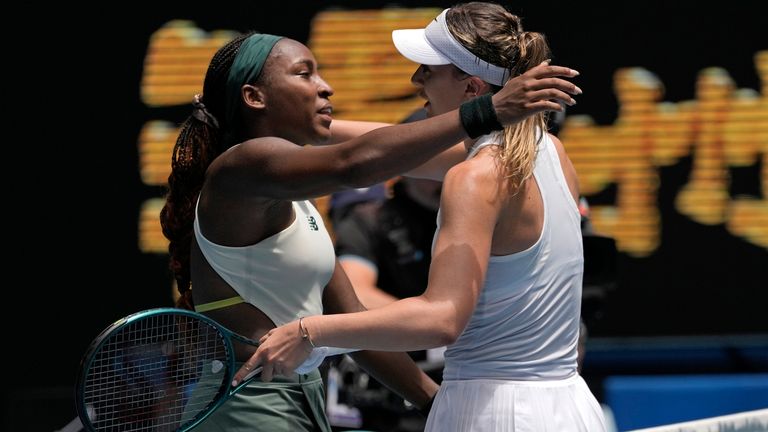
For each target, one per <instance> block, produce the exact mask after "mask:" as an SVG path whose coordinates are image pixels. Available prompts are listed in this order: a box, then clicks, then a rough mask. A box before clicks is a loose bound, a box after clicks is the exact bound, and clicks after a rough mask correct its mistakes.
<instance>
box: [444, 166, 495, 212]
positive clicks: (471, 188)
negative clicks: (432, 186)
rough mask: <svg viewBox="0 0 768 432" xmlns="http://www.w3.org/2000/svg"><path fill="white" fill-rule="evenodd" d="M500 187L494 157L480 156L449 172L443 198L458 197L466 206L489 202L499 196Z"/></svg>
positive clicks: (445, 181) (454, 167) (446, 176)
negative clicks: (470, 203)
mask: <svg viewBox="0 0 768 432" xmlns="http://www.w3.org/2000/svg"><path fill="white" fill-rule="evenodd" d="M498 187H499V172H498V170H497V165H496V164H495V163H494V160H493V156H492V155H490V154H487V155H486V154H479V155H478V156H476V157H474V158H472V159H469V160H466V161H464V162H461V163H459V164H457V165H455V166H453V167H452V168H451V169H450V170H448V172H447V173H446V175H445V180H444V181H443V196H444V197H446V198H449V199H450V198H457V197H458V198H459V199H460V200H461V201H462V202H464V203H465V204H467V203H469V202H480V201H482V202H488V201H489V200H491V201H493V200H495V198H496V197H497V196H498ZM468 207H469V206H468Z"/></svg>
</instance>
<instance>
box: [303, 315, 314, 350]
mask: <svg viewBox="0 0 768 432" xmlns="http://www.w3.org/2000/svg"><path fill="white" fill-rule="evenodd" d="M303 320H304V317H301V318H299V333H300V334H301V338H302V339H304V340H306V341H307V342H309V344H310V345H312V348H317V347H316V346H315V343H314V342H312V338H311V337H309V332H308V331H307V328H306V327H304V321H303Z"/></svg>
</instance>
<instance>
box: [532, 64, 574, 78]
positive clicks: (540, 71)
mask: <svg viewBox="0 0 768 432" xmlns="http://www.w3.org/2000/svg"><path fill="white" fill-rule="evenodd" d="M523 75H530V76H532V77H534V78H548V77H556V76H564V77H569V78H573V77H577V76H579V71H577V70H576V69H571V68H569V67H565V66H553V65H551V64H549V60H546V61H543V62H541V63H540V64H539V65H538V66H535V67H532V68H531V69H530V70H528V71H527V72H526V73H524V74H523Z"/></svg>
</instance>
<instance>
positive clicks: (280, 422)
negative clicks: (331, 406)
mask: <svg viewBox="0 0 768 432" xmlns="http://www.w3.org/2000/svg"><path fill="white" fill-rule="evenodd" d="M225 431H226V432H246V431H248V432H254V431H268V432H300V431H322V432H330V431H331V425H330V424H329V423H328V417H327V416H326V414H325V390H324V388H323V381H322V378H321V377H320V372H319V371H318V370H317V369H315V370H314V371H312V372H310V373H308V374H301V375H299V374H293V375H292V376H290V377H284V376H275V377H274V379H273V380H272V381H271V382H268V383H265V382H262V381H260V380H259V379H258V378H256V379H255V380H253V381H251V382H250V383H249V384H248V385H247V386H246V387H244V388H242V389H240V391H238V392H237V393H235V394H234V395H232V397H231V398H229V399H227V401H226V402H224V404H222V405H221V406H220V407H219V408H218V409H217V410H216V411H214V412H213V414H211V415H210V416H209V417H208V418H207V419H205V420H204V421H203V422H202V423H200V425H198V426H197V427H195V429H194V432H225Z"/></svg>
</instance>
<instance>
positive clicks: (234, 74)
mask: <svg viewBox="0 0 768 432" xmlns="http://www.w3.org/2000/svg"><path fill="white" fill-rule="evenodd" d="M282 38H283V37H282V36H274V35H271V34H264V33H256V34H254V35H251V36H249V37H248V38H247V39H246V40H244V41H243V43H242V44H240V48H239V49H238V50H237V55H235V60H234V61H233V62H232V68H231V69H229V75H228V76H227V124H228V125H229V127H232V126H234V124H235V123H234V122H235V114H236V113H237V107H238V105H239V101H240V89H241V88H242V86H243V84H246V83H250V82H253V81H255V80H256V78H258V77H259V74H260V73H261V69H262V68H263V67H264V63H266V62H267V57H269V53H270V52H271V51H272V48H274V46H275V44H276V43H277V41H279V40H280V39H282Z"/></svg>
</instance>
